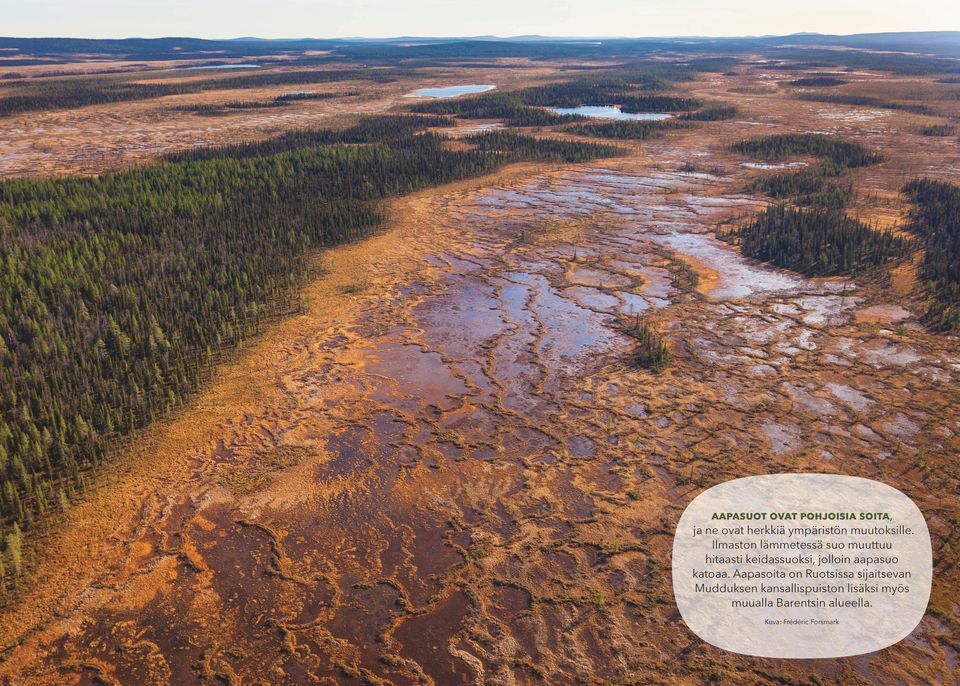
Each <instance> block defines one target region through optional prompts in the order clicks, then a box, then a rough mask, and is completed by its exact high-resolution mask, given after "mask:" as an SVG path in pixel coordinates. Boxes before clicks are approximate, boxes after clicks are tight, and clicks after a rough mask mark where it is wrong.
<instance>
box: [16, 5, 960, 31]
mask: <svg viewBox="0 0 960 686" xmlns="http://www.w3.org/2000/svg"><path fill="white" fill-rule="evenodd" d="M4 15H5V16H4V27H3V28H2V29H0V32H2V33H3V35H5V36H8V37H17V38H33V37H76V38H105V39H123V38H162V37H196V38H205V39H210V40H224V39H236V38H244V37H256V38H261V39H273V40H280V39H290V40H295V39H303V38H317V39H324V38H326V39H346V38H369V39H383V38H398V37H431V38H462V37H475V36H491V37H515V36H525V35H537V36H543V37H556V38H573V37H577V38H685V37H715V38H729V37H741V36H765V35H790V34H796V33H823V34H833V35H847V34H855V33H887V32H895V33H900V32H913V31H951V30H960V3H956V2H954V1H953V0H932V1H931V2H927V3H922V4H921V5H919V6H912V7H908V6H905V5H904V4H903V3H900V2H894V0H879V1H875V2H868V1H865V0H847V1H845V2H830V1H829V0H811V1H810V2H807V3H805V4H804V5H803V6H799V5H795V4H793V3H791V4H789V5H783V4H781V3H762V2H758V1H757V0H732V1H731V2H728V3H725V4H723V5H720V4H718V3H715V2H710V0H682V1H681V2H674V3H667V4H664V3H662V2H653V1H652V0H597V1H596V2H594V3H591V4H590V5H589V6H588V5H585V4H584V3H582V2H574V1H573V0H561V1H560V2H550V1H549V0H527V1H526V2H523V3H516V2H511V1H510V0H488V1H487V2H486V3H485V4H484V5H483V6H482V7H474V6H471V5H468V4H465V3H460V2H449V1H448V0H420V1H419V2H417V3H406V2H390V1H389V0H323V1H322V2H317V1H312V0H278V1H277V2H274V3H272V4H270V5H269V6H264V5H263V3H258V2H252V1H251V0H238V1H237V2H232V3H224V2H222V1H219V0H190V1H187V0H168V1H166V2H162V1H160V0H145V1H144V2H138V3H136V4H135V5H133V4H131V3H126V2H121V1H120V0H79V1H78V2H74V3H71V4H69V5H64V3H62V2H59V1H58V0H34V1H33V2H30V3H17V4H12V3H11V4H10V6H9V7H6V8H5V9H4Z"/></svg>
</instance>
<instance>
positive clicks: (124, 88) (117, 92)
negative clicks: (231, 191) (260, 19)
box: [0, 69, 395, 116]
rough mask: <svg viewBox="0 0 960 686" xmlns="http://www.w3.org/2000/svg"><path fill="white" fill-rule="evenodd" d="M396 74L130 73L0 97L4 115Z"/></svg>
mask: <svg viewBox="0 0 960 686" xmlns="http://www.w3.org/2000/svg"><path fill="white" fill-rule="evenodd" d="M394 78H395V77H394V76H391V75H390V74H389V73H387V72H385V71H383V70H370V69H349V70H327V71H319V70H299V71H281V72H266V73H262V74H261V73H258V74H243V75H240V76H230V77H227V78H211V79H203V80H194V81H177V82H174V81H171V80H169V79H153V80H149V81H133V80H131V79H130V78H121V77H100V78H64V79H54V80H41V81H18V82H15V83H14V84H12V86H11V87H12V89H13V90H12V94H11V95H8V96H6V97H2V98H0V116H6V115H11V114H22V113H24V112H39V111H44V110H55V109H69V108H75V107H83V106H86V105H103V104H107V103H113V102H127V101H132V100H149V99H151V98H159V97H163V96H167V95H181V94H185V93H200V92H203V91H210V90H233V89H241V88H259V87H263V86H282V85H292V84H310V83H331V82H336V81H354V80H367V81H376V82H380V83H384V82H389V81H391V80H393V79H394Z"/></svg>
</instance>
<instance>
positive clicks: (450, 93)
mask: <svg viewBox="0 0 960 686" xmlns="http://www.w3.org/2000/svg"><path fill="white" fill-rule="evenodd" d="M494 88H496V86H491V85H478V84H467V85H460V86H443V87H441V88H421V89H419V90H415V91H413V92H412V93H410V94H408V95H407V97H408V98H456V97H457V96H460V95H468V94H470V93H485V92H487V91H492V90H493V89H494Z"/></svg>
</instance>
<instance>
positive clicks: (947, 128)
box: [919, 124, 957, 136]
mask: <svg viewBox="0 0 960 686" xmlns="http://www.w3.org/2000/svg"><path fill="white" fill-rule="evenodd" d="M956 132H957V127H956V126H952V125H950V124H931V125H930V126H924V127H923V128H922V129H920V131H919V133H920V135H921V136H952V135H953V134H955V133H956Z"/></svg>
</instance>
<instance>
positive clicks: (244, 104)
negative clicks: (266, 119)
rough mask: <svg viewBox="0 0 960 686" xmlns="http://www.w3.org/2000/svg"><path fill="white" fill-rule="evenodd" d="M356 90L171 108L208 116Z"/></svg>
mask: <svg viewBox="0 0 960 686" xmlns="http://www.w3.org/2000/svg"><path fill="white" fill-rule="evenodd" d="M358 94H359V93H358V91H351V92H349V93H287V94H285V95H278V96H277V97H275V98H273V99H272V100H233V101H231V102H224V103H200V104H196V105H177V106H176V107H172V108H171V109H172V110H174V111H176V112H195V113H197V114H203V115H208V116H217V115H221V114H228V113H230V112H232V111H237V110H260V109H269V108H272V107H286V106H287V105H291V104H293V103H295V102H301V101H304V100H332V99H334V98H340V97H347V96H351V95H358Z"/></svg>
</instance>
